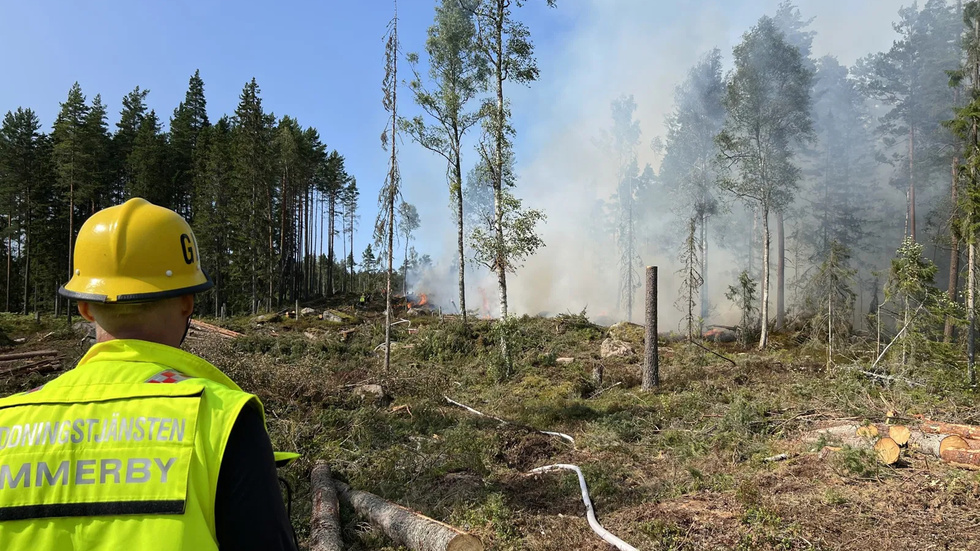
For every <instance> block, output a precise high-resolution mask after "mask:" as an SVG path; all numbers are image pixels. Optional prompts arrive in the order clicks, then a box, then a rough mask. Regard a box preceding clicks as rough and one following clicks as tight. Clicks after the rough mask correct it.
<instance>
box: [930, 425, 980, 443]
mask: <svg viewBox="0 0 980 551" xmlns="http://www.w3.org/2000/svg"><path fill="white" fill-rule="evenodd" d="M922 432H927V433H930V434H955V435H957V436H962V437H963V438H973V439H980V427H978V426H976V425H957V424H954V423H942V422H939V421H928V420H923V421H922Z"/></svg>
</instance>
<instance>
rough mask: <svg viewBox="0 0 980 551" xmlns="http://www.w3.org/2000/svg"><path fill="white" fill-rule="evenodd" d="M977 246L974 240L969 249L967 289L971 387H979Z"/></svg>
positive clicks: (968, 353) (969, 376)
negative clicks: (977, 360) (977, 363)
mask: <svg viewBox="0 0 980 551" xmlns="http://www.w3.org/2000/svg"><path fill="white" fill-rule="evenodd" d="M976 250H977V246H976V244H975V243H973V241H972V239H971V241H970V244H969V246H968V249H967V261H966V266H967V268H966V269H967V287H969V289H968V290H967V293H966V319H967V321H968V322H969V327H968V328H967V331H968V333H967V338H966V372H967V378H968V379H969V381H970V386H971V387H972V386H976V385H977V371H976V356H977V354H976V353H977V310H976V290H977V279H976V273H977V266H976Z"/></svg>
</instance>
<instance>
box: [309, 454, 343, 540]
mask: <svg viewBox="0 0 980 551" xmlns="http://www.w3.org/2000/svg"><path fill="white" fill-rule="evenodd" d="M310 478H311V481H310V482H311V486H313V514H312V517H313V518H312V521H311V524H312V526H311V527H310V551H343V549H344V542H343V540H342V539H341V537H340V534H341V527H340V504H339V503H338V502H337V488H336V486H334V482H333V478H332V476H331V474H330V466H329V465H327V463H326V462H324V461H317V463H316V466H314V467H313V472H312V473H311V475H310Z"/></svg>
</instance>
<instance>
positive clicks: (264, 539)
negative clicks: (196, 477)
mask: <svg viewBox="0 0 980 551" xmlns="http://www.w3.org/2000/svg"><path fill="white" fill-rule="evenodd" d="M214 524H215V532H216V533H217V537H218V548H219V549H220V550H221V551H251V550H256V551H258V550H263V551H295V550H296V544H295V542H294V541H293V529H292V526H291V525H290V523H289V518H288V516H287V515H286V507H285V505H283V502H282V492H281V490H280V489H279V478H278V476H277V475H276V466H275V460H274V458H273V455H272V443H271V442H270V441H269V434H268V433H267V432H266V430H265V426H264V425H263V424H262V417H261V414H260V413H259V412H258V411H256V409H255V408H254V407H251V406H245V407H244V408H242V411H241V413H240V414H239V415H238V420H236V421H235V426H234V427H232V429H231V435H230V436H229V437H228V445H227V446H226V448H225V454H224V457H223V458H222V460H221V470H220V472H219V474H218V489H217V495H216V497H215V504H214Z"/></svg>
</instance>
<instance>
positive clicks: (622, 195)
mask: <svg viewBox="0 0 980 551" xmlns="http://www.w3.org/2000/svg"><path fill="white" fill-rule="evenodd" d="M635 112H636V102H635V101H634V100H633V96H629V97H627V96H622V97H620V98H618V99H616V100H613V102H612V119H613V126H612V131H611V132H610V141H611V143H610V147H611V149H612V152H613V155H615V157H616V167H617V174H616V194H615V197H614V198H613V200H612V205H613V209H612V212H611V213H610V214H611V216H612V220H613V226H614V228H615V232H616V243H617V245H618V247H619V274H620V287H619V307H620V308H624V309H625V310H626V319H627V320H628V321H632V320H633V299H634V297H635V295H636V290H637V289H639V288H640V270H641V269H642V266H643V262H642V261H641V260H640V255H639V252H638V244H637V234H638V233H639V232H638V229H637V225H638V224H639V218H640V212H639V210H640V209H639V196H640V193H641V191H642V190H643V187H644V183H645V178H642V177H641V176H640V170H639V166H638V165H637V160H636V146H637V144H638V143H639V142H640V123H639V122H638V121H636V120H635V119H634V118H633V114H634V113H635Z"/></svg>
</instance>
